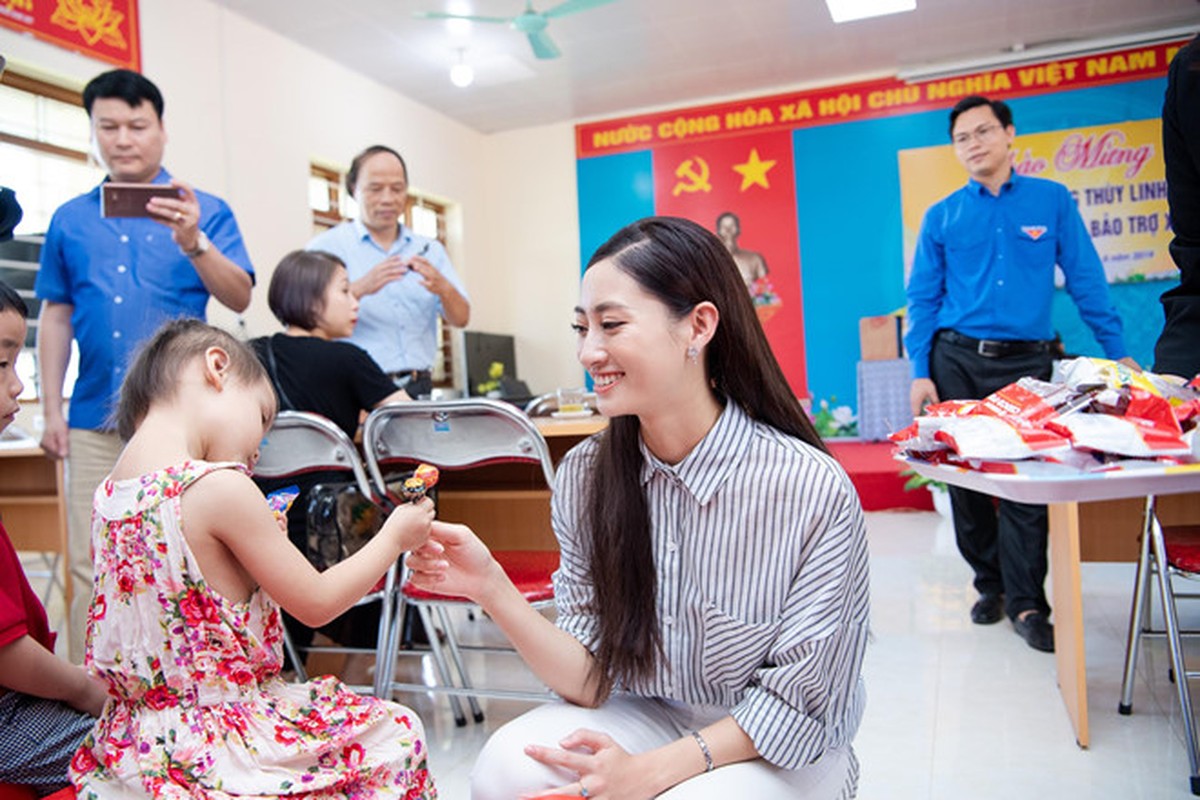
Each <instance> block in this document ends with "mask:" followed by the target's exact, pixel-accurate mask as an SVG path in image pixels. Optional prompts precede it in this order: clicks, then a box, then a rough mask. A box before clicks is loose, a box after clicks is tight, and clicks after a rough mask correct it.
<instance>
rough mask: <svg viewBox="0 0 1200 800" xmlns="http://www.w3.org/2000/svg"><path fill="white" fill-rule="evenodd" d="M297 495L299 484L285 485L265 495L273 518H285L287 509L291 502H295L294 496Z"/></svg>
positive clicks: (298, 494) (298, 493)
mask: <svg viewBox="0 0 1200 800" xmlns="http://www.w3.org/2000/svg"><path fill="white" fill-rule="evenodd" d="M299 496H300V487H299V486H285V487H283V488H282V489H276V490H275V491H273V492H271V493H270V494H269V495H267V505H268V506H269V507H270V509H271V513H272V514H274V515H275V519H285V518H286V517H287V512H288V509H289V508H291V507H292V503H294V502H296V498H297V497H299Z"/></svg>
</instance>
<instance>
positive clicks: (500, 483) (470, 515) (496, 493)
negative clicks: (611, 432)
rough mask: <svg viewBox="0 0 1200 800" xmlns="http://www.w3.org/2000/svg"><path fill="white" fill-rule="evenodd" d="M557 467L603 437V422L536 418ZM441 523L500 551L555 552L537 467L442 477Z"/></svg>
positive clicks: (546, 496)
mask: <svg viewBox="0 0 1200 800" xmlns="http://www.w3.org/2000/svg"><path fill="white" fill-rule="evenodd" d="M534 423H535V424H536V425H537V427H538V430H539V431H541V433H542V436H544V437H545V439H546V444H547V445H549V446H550V455H551V458H552V460H553V461H554V463H555V464H558V462H559V461H561V460H562V457H563V456H564V455H566V453H567V451H568V450H570V449H571V448H572V447H574V446H575V445H576V444H578V443H579V442H581V441H582V440H583V439H585V438H587V437H588V436H591V435H592V434H593V433H596V432H597V431H601V430H603V429H604V427H605V426H606V425H607V424H608V420H607V419H606V418H604V417H601V416H598V415H596V416H592V417H586V418H578V419H554V418H552V417H534ZM438 517H439V518H440V519H444V520H447V521H450V522H461V523H463V524H465V525H468V526H470V527H471V529H472V530H474V531H476V532H477V533H478V534H479V535H480V537H481V538H482V539H483V540H484V541H485V542H487V544H488V546H489V547H491V548H493V549H498V550H557V549H558V541H557V540H556V539H555V538H554V530H553V528H552V527H551V525H550V489H549V488H547V487H546V483H545V480H544V479H543V477H542V471H541V469H540V468H539V467H537V466H536V465H532V464H496V465H492V466H487V467H480V468H479V469H473V470H471V471H470V473H468V474H459V473H455V472H452V471H449V470H447V471H444V472H443V473H442V478H441V480H440V481H439V484H438Z"/></svg>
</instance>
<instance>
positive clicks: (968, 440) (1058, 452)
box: [889, 358, 1200, 477]
mask: <svg viewBox="0 0 1200 800" xmlns="http://www.w3.org/2000/svg"><path fill="white" fill-rule="evenodd" d="M1055 378H1056V379H1055V381H1054V382H1053V383H1047V382H1045V381H1040V380H1036V379H1034V378H1022V379H1021V380H1019V381H1017V382H1016V383H1010V384H1009V385H1008V386H1005V387H1004V388H1003V389H1000V390H999V391H997V392H995V393H994V394H991V395H988V396H987V397H985V398H984V399H982V400H948V401H946V402H943V403H937V404H935V405H931V406H929V407H927V408H926V409H925V412H926V413H925V414H924V415H922V416H920V417H917V418H916V419H915V420H914V421H913V423H912V424H911V425H909V426H908V427H906V428H904V429H903V430H899V431H896V432H895V433H893V434H891V436H890V437H889V438H891V440H892V441H893V442H895V443H896V444H897V445H898V446H899V449H900V452H901V454H902V455H904V456H907V457H909V458H913V459H919V460H922V461H929V462H932V463H939V464H951V465H955V466H960V467H966V468H969V469H976V470H981V471H985V472H1000V473H1013V474H1022V475H1029V476H1031V477H1037V476H1039V475H1045V476H1050V475H1061V474H1071V473H1076V474H1078V473H1088V472H1101V471H1108V470H1117V469H1137V468H1144V467H1161V466H1163V465H1170V464H1191V463H1197V462H1200V434H1198V433H1197V431H1196V428H1197V424H1198V423H1200V376H1197V377H1196V378H1194V379H1193V380H1192V381H1191V382H1189V383H1185V382H1184V381H1183V380H1181V379H1179V378H1175V377H1174V376H1167V375H1155V374H1154V373H1150V372H1139V371H1137V370H1133V369H1130V368H1128V367H1126V366H1125V365H1123V364H1119V363H1117V362H1115V361H1107V360H1105V359H1099V358H1076V359H1072V360H1070V361H1064V362H1061V363H1060V364H1059V367H1058V369H1057V370H1056V375H1055Z"/></svg>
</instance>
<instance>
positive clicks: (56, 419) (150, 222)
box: [34, 69, 254, 661]
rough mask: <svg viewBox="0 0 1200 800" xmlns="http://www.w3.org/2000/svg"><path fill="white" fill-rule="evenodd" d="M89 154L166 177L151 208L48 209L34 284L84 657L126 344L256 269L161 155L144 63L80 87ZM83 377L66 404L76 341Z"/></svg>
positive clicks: (76, 639)
mask: <svg viewBox="0 0 1200 800" xmlns="http://www.w3.org/2000/svg"><path fill="white" fill-rule="evenodd" d="M83 104H84V107H85V108H86V109H87V112H88V117H89V119H90V120H91V123H92V140H93V143H94V145H95V151H96V155H97V157H98V158H99V160H100V162H101V163H102V164H103V165H104V166H105V168H106V169H107V170H108V177H107V178H106V179H105V180H106V182H107V181H113V182H118V183H144V184H150V183H155V184H162V185H164V186H173V187H175V188H176V189H177V190H178V192H179V196H178V198H169V197H166V198H161V197H160V198H153V199H151V200H150V201H149V202H148V203H147V205H146V209H147V212H148V213H149V216H147V217H109V218H105V217H101V216H100V187H99V186H98V187H96V188H95V189H93V190H92V191H91V192H88V193H87V194H84V195H80V196H79V197H76V198H75V199H73V200H69V201H68V202H66V203H64V204H63V205H62V206H61V207H59V209H58V210H57V211H56V212H55V213H54V217H53V219H51V221H50V229H49V231H48V232H47V233H46V242H45V244H44V245H43V247H42V255H41V267H40V269H39V270H38V276H37V282H36V283H35V286H34V288H35V290H36V292H37V296H38V297H39V298H41V300H42V307H41V312H40V314H39V316H38V333H37V347H38V362H39V364H38V366H39V372H40V378H41V381H40V382H41V394H42V413H43V415H44V417H45V421H46V428H45V433H44V434H43V436H42V447H43V448H44V449H45V450H46V452H48V453H49V454H50V455H52V456H55V457H57V458H66V459H67V460H68V461H67V463H68V472H67V495H68V500H67V502H68V515H69V518H68V525H67V527H68V529H69V542H68V560H69V562H70V567H71V578H72V580H73V581H74V602H73V604H72V607H71V613H70V626H69V633H70V637H69V642H70V649H71V658H72V659H73V660H75V661H79V660H81V659H82V658H83V645H84V630H85V626H86V623H87V608H88V603H89V601H90V599H91V593H92V560H91V552H90V541H91V512H92V494H93V493H94V492H95V489H96V486H97V485H98V484H99V483H100V481H101V480H103V478H104V476H105V475H107V474H108V472H109V471H110V470H111V469H112V465H113V464H114V463H115V462H116V459H117V456H118V454H119V453H120V448H121V442H120V439H119V438H118V437H117V434H116V432H115V431H114V430H113V428H112V426H111V424H110V422H109V417H110V414H111V412H112V409H113V406H114V403H115V401H116V398H117V395H118V392H119V390H120V387H121V381H122V379H123V378H124V376H125V368H126V366H127V364H128V363H129V361H130V358H131V356H132V355H133V353H134V352H135V351H136V349H137V347H138V345H140V344H141V343H142V342H143V341H144V340H145V339H147V338H149V336H150V334H152V333H153V332H154V331H155V330H156V329H157V328H158V326H159V325H160V324H162V323H163V322H164V321H166V320H169V319H173V318H176V317H181V316H188V317H198V318H201V319H203V318H204V315H205V309H206V307H207V306H208V299H209V297H210V295H211V296H212V297H215V298H216V299H217V300H218V301H219V302H220V303H222V304H223V305H225V306H228V307H229V308H231V309H233V310H234V311H239V312H240V311H243V310H245V308H246V307H247V306H248V305H249V304H250V290H251V287H252V286H253V285H254V270H253V267H251V265H250V257H249V255H248V254H247V253H246V246H245V244H244V243H243V242H242V234H241V232H240V231H239V230H238V225H237V220H235V219H234V216H233V212H232V211H231V210H230V209H229V206H227V205H226V204H225V202H224V201H222V200H221V199H220V198H217V197H214V196H212V195H210V194H205V193H204V192H200V191H197V190H194V189H192V188H191V187H190V186H189V185H187V184H186V183H184V182H183V181H180V180H177V179H175V178H172V177H171V175H170V174H169V173H168V172H167V171H166V170H165V169H163V167H162V157H163V148H164V147H165V145H166V141H167V134H166V130H165V129H164V128H163V122H162V112H163V99H162V94H161V93H160V92H159V90H158V88H157V87H156V86H155V85H154V84H153V83H151V82H150V81H149V80H147V79H146V78H145V77H143V76H142V75H139V74H138V73H136V72H131V71H129V70H120V69H119V70H112V71H111V72H106V73H103V74H102V75H99V76H97V77H96V78H94V79H93V80H92V81H91V82H90V83H88V85H87V86H86V87H85V88H84V90H83ZM72 340H74V341H75V342H76V343H78V346H79V377H78V378H77V379H76V381H75V389H74V391H73V392H72V395H71V403H70V421H69V423H68V420H67V419H66V418H65V417H64V415H63V384H64V379H65V375H66V371H67V362H68V360H69V358H70V355H71V342H72Z"/></svg>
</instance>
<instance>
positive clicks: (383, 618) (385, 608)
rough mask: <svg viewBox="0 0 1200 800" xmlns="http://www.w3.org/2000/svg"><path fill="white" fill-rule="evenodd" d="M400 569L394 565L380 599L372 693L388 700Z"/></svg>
mask: <svg viewBox="0 0 1200 800" xmlns="http://www.w3.org/2000/svg"><path fill="white" fill-rule="evenodd" d="M399 571H400V570H399V567H398V566H397V565H396V564H392V566H390V567H389V568H388V571H387V573H386V575H385V576H384V579H383V596H382V597H381V598H380V599H379V602H380V608H379V632H378V633H377V634H376V636H375V681H374V686H372V687H371V688H372V693H373V694H374V695H375V696H376V697H379V698H383V699H387V697H388V696H389V695H391V683H392V670H393V669H394V668H395V664H396V660H395V659H394V658H389V656H390V655H391V652H392V651H391V647H390V643H391V640H392V625H393V621H394V619H395V617H394V611H395V600H394V597H395V595H396V575H397V573H398V572H399Z"/></svg>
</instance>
